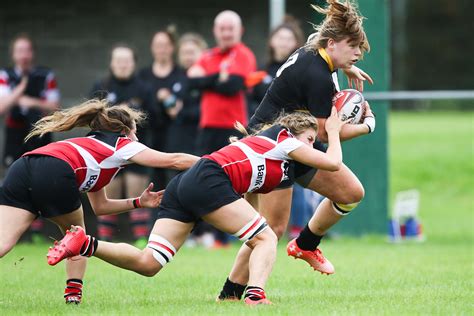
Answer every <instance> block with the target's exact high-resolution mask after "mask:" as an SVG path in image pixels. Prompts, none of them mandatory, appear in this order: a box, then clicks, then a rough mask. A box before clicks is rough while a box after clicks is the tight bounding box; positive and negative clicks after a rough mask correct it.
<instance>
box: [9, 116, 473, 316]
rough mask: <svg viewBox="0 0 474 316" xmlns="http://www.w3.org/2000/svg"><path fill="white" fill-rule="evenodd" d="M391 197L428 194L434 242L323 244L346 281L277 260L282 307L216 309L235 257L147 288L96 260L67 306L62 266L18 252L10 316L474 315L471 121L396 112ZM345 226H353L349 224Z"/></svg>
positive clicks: (197, 265) (177, 271)
mask: <svg viewBox="0 0 474 316" xmlns="http://www.w3.org/2000/svg"><path fill="white" fill-rule="evenodd" d="M390 123H391V125H390V126H391V129H390V131H391V133H390V149H391V153H390V157H391V175H392V176H391V192H392V197H393V195H394V193H395V192H396V191H399V190H404V189H410V188H418V189H419V190H420V191H421V220H422V222H423V224H424V227H425V232H426V234H427V241H426V242H424V243H406V244H397V245H392V244H388V243H387V242H386V241H385V238H384V237H383V236H366V237H363V238H358V239H355V238H347V239H345V238H344V239H338V240H328V241H324V242H323V250H324V253H325V255H327V257H328V258H330V260H331V261H332V262H333V263H334V264H335V266H336V274H335V275H332V276H323V275H320V274H319V273H315V272H313V270H312V269H310V268H309V266H308V265H307V264H306V263H305V262H303V261H300V260H293V259H290V258H288V257H287V256H286V255H285V249H284V245H285V242H282V243H281V244H280V248H279V252H278V258H277V262H276V265H275V268H274V270H273V273H272V276H271V278H270V280H269V282H268V284H267V292H268V295H269V298H270V299H271V300H272V301H273V302H274V305H273V306H259V307H256V308H249V307H247V306H245V305H244V304H243V303H242V302H226V303H215V301H214V299H215V297H216V296H217V294H218V292H219V290H220V287H221V286H222V284H223V282H224V280H225V278H226V276H227V274H228V272H229V270H230V266H231V263H232V259H233V256H234V255H235V253H236V252H237V246H234V247H233V248H231V249H225V250H219V251H205V250H203V249H202V248H193V249H188V248H183V249H182V250H181V251H180V252H179V253H178V255H177V256H176V258H175V260H173V262H172V263H170V264H169V265H168V266H167V267H166V268H165V269H164V270H163V271H162V272H161V273H159V275H157V276H155V277H153V278H145V277H141V276H139V275H136V274H134V273H132V272H128V271H123V270H120V269H117V268H115V267H112V266H110V265H108V264H106V263H104V262H101V261H100V260H98V259H95V258H93V259H91V260H90V262H89V269H88V271H87V274H86V278H85V289H84V301H83V304H81V305H80V306H66V305H65V304H64V302H63V298H62V290H63V286H64V284H65V282H64V281H65V276H64V264H63V263H61V264H59V265H58V266H57V267H49V266H48V265H47V264H46V258H45V253H46V251H47V247H46V246H41V247H38V246H32V245H19V246H17V247H16V248H15V249H14V250H13V251H12V252H11V253H9V254H8V255H7V256H6V257H5V258H3V259H2V260H0V312H1V314H2V315H23V314H35V315H65V314H70V313H80V314H84V315H102V314H104V315H132V314H137V315H151V314H156V315H248V314H258V315H328V314H331V315H452V314H456V315H472V313H473V303H472V302H473V301H474V300H473V294H472V293H473V290H474V289H473V282H472V280H473V279H474V275H473V243H472V242H473V232H472V224H473V215H472V211H473V204H472V203H473V196H474V195H473V192H472V190H473V188H474V186H473V180H472V175H473V171H474V170H473V169H474V168H473V159H472V158H473V153H472V150H473V124H472V123H473V113H435V114H432V113H395V114H392V116H391V118H390ZM346 220H350V218H347V219H346Z"/></svg>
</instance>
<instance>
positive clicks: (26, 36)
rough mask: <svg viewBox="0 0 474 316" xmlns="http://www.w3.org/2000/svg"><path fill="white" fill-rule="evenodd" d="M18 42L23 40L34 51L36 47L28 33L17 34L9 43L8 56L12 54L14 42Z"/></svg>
mask: <svg viewBox="0 0 474 316" xmlns="http://www.w3.org/2000/svg"><path fill="white" fill-rule="evenodd" d="M19 40H25V41H28V42H30V45H31V49H32V50H33V51H35V48H36V45H35V42H34V41H33V39H32V38H31V36H30V35H29V34H28V33H19V34H17V35H16V36H15V37H14V38H13V39H12V40H11V41H10V45H9V49H10V54H12V53H13V46H15V44H16V42H17V41H19Z"/></svg>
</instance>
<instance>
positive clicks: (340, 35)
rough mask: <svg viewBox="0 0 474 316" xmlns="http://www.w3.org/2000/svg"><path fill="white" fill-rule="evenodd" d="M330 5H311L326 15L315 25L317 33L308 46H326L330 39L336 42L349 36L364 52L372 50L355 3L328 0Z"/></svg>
mask: <svg viewBox="0 0 474 316" xmlns="http://www.w3.org/2000/svg"><path fill="white" fill-rule="evenodd" d="M326 2H327V3H328V6H327V7H326V8H322V7H319V6H315V5H311V6H312V7H313V9H314V10H316V11H317V12H319V13H321V14H324V15H326V18H325V19H324V20H323V22H321V24H319V25H315V26H314V29H315V30H316V33H315V35H314V36H312V37H311V40H310V41H309V43H308V46H309V47H310V48H312V49H315V50H317V49H319V48H326V47H327V44H328V40H329V39H333V40H335V41H336V42H339V41H341V40H344V39H346V38H349V42H350V43H353V44H356V45H359V47H360V49H361V51H362V54H363V53H364V52H369V51H370V45H369V41H368V39H367V35H366V34H365V31H364V27H363V26H362V21H363V20H364V17H363V16H362V15H360V13H359V12H358V10H357V7H356V5H355V4H353V3H352V2H351V1H349V0H346V1H345V2H344V3H341V2H339V1H338V0H326Z"/></svg>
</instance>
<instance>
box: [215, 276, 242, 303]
mask: <svg viewBox="0 0 474 316" xmlns="http://www.w3.org/2000/svg"><path fill="white" fill-rule="evenodd" d="M246 286H247V285H241V284H238V283H234V282H232V281H231V280H229V278H227V280H225V283H224V287H223V288H222V291H221V293H220V294H219V299H221V300H224V299H226V298H229V297H235V298H238V299H239V300H240V299H241V298H242V295H243V294H244V291H245V287H246Z"/></svg>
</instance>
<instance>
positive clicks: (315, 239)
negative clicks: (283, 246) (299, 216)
mask: <svg viewBox="0 0 474 316" xmlns="http://www.w3.org/2000/svg"><path fill="white" fill-rule="evenodd" d="M321 238H323V236H318V235H315V234H314V233H313V232H312V231H311V230H310V229H309V226H308V225H306V226H305V228H304V229H303V230H302V231H301V233H300V235H299V236H298V238H296V244H297V245H298V247H300V249H301V250H309V251H315V250H316V248H318V246H319V243H320V242H321Z"/></svg>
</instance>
